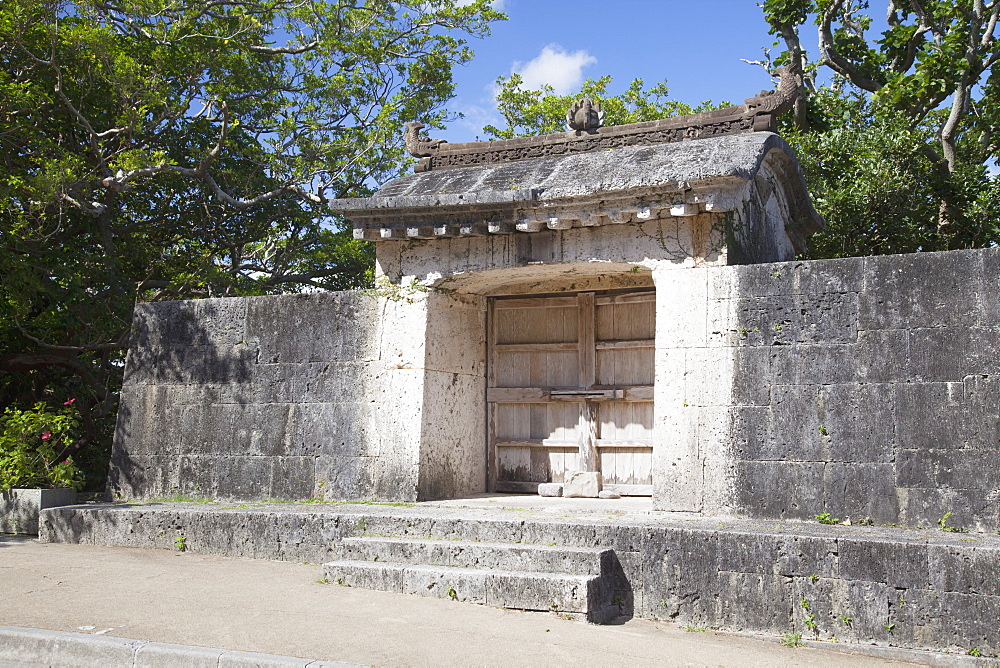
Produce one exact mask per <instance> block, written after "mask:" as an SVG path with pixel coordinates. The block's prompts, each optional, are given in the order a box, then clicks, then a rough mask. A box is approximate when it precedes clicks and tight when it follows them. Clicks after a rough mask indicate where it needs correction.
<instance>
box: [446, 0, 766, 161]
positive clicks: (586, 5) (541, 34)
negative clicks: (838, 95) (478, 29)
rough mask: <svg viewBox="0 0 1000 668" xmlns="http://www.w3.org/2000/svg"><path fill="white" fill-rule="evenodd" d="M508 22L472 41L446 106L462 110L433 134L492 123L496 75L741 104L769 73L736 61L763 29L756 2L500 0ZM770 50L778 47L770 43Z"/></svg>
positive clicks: (751, 51) (469, 133)
mask: <svg viewBox="0 0 1000 668" xmlns="http://www.w3.org/2000/svg"><path fill="white" fill-rule="evenodd" d="M494 4H495V5H496V6H497V8H498V9H501V10H502V11H504V12H505V13H506V14H507V15H508V16H509V17H510V20H509V21H505V22H502V23H500V24H497V25H496V26H495V27H494V29H493V34H492V36H490V37H488V38H486V39H485V40H476V41H474V42H472V43H471V46H472V48H473V49H474V50H475V52H476V57H475V59H474V60H473V61H472V62H471V63H469V64H468V65H466V66H464V67H460V68H457V69H456V71H455V82H456V84H457V86H456V97H455V99H453V100H452V101H451V102H450V103H449V104H448V109H449V110H450V111H454V112H462V113H464V114H465V118H464V119H459V120H455V121H452V122H451V123H449V127H448V129H447V130H446V131H440V130H438V131H434V133H433V134H434V136H435V137H441V138H444V139H447V140H449V141H452V142H459V141H474V140H476V138H477V136H481V135H482V127H483V126H484V125H486V124H488V123H498V122H499V116H498V115H497V114H496V108H495V106H494V103H493V95H492V88H493V84H494V82H495V81H496V78H497V77H498V76H499V75H509V74H510V73H511V72H514V71H516V72H519V73H521V74H522V76H524V77H525V80H526V83H534V84H540V83H550V84H552V85H553V86H554V87H555V88H556V90H557V92H560V93H568V92H573V91H575V90H576V89H578V87H579V85H580V83H581V82H582V81H583V79H585V78H587V77H593V78H597V77H600V76H603V75H606V74H610V75H611V76H613V77H614V82H613V83H612V87H611V92H612V93H621V92H622V91H623V90H624V89H625V88H627V87H628V84H629V83H630V82H631V81H632V79H635V78H641V79H643V80H645V83H646V87H647V88H649V87H651V86H652V85H653V84H655V83H657V82H659V81H662V80H663V79H666V80H667V85H668V86H669V87H670V92H671V96H672V97H673V98H674V99H677V100H680V101H682V102H687V103H689V104H697V103H699V102H702V101H704V100H708V99H711V100H715V101H716V102H718V101H721V100H728V101H730V102H734V103H740V102H742V101H743V99H744V98H747V97H751V96H753V95H754V94H756V93H757V92H758V91H760V90H761V89H764V88H771V87H772V84H771V79H770V77H768V75H767V74H766V73H765V72H764V70H763V69H762V68H760V67H758V66H755V65H748V64H747V63H744V62H742V61H741V60H740V59H741V58H745V59H747V60H756V59H759V58H760V57H761V56H762V52H761V47H764V46H769V45H770V44H771V43H772V42H773V41H774V38H773V37H772V36H771V35H768V34H767V23H766V22H765V21H764V18H763V12H762V11H761V9H760V8H759V7H757V4H756V2H755V1H754V0H619V1H618V2H614V1H610V2H609V1H605V2H596V1H595V0H574V1H572V2H570V1H564V0H497V1H496V2H495V3H494ZM776 53H777V50H776Z"/></svg>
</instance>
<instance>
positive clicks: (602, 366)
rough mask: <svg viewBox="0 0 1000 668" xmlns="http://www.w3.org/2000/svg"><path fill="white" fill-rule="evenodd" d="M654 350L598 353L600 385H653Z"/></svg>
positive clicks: (622, 350) (604, 351)
mask: <svg viewBox="0 0 1000 668" xmlns="http://www.w3.org/2000/svg"><path fill="white" fill-rule="evenodd" d="M653 352H654V351H653V348H631V349H630V348H624V349H622V348H615V349H610V350H598V351H597V384H598V385H652V384H653V363H654V362H653Z"/></svg>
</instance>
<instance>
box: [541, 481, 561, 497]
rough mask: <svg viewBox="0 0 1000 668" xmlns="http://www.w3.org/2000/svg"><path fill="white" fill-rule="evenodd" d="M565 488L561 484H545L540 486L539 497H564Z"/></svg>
mask: <svg viewBox="0 0 1000 668" xmlns="http://www.w3.org/2000/svg"><path fill="white" fill-rule="evenodd" d="M562 495H563V486H562V483H560V482H543V483H542V484H540V485H539V486H538V496H562Z"/></svg>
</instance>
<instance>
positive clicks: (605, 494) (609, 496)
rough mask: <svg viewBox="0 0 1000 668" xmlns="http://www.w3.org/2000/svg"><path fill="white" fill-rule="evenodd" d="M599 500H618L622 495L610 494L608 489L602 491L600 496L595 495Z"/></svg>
mask: <svg viewBox="0 0 1000 668" xmlns="http://www.w3.org/2000/svg"><path fill="white" fill-rule="evenodd" d="M597 496H598V497H599V498H601V499H620V498H622V495H621V494H619V493H618V492H612V491H611V490H610V489H602V490H601V492H600V494H598V495H597Z"/></svg>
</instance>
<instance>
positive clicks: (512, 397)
mask: <svg viewBox="0 0 1000 668" xmlns="http://www.w3.org/2000/svg"><path fill="white" fill-rule="evenodd" d="M548 400H549V391H548V390H547V389H544V388H541V387H491V388H489V389H488V390H486V401H488V402H490V403H502V404H533V403H538V402H542V401H548Z"/></svg>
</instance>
